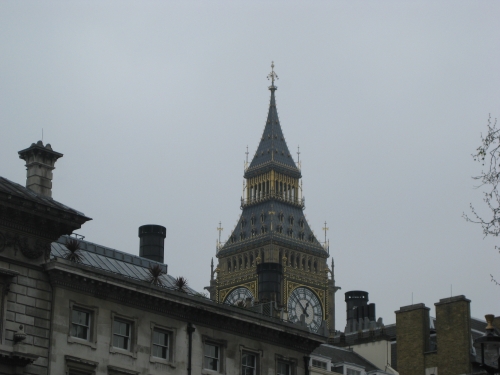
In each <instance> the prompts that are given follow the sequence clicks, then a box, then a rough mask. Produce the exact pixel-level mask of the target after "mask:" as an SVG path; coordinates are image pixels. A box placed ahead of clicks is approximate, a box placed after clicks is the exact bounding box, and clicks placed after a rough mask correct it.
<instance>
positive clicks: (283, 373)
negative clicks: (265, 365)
mask: <svg viewBox="0 0 500 375" xmlns="http://www.w3.org/2000/svg"><path fill="white" fill-rule="evenodd" d="M277 372H278V373H277V375H290V365H289V364H288V363H285V362H278V371H277Z"/></svg>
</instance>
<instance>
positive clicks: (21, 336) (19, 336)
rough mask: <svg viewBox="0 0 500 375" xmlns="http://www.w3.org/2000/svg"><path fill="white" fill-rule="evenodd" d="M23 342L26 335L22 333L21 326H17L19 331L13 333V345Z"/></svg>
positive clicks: (22, 328)
mask: <svg viewBox="0 0 500 375" xmlns="http://www.w3.org/2000/svg"><path fill="white" fill-rule="evenodd" d="M24 340H26V333H24V327H23V325H22V324H21V325H20V326H19V330H17V331H16V333H14V343H15V344H18V343H20V342H21V341H24Z"/></svg>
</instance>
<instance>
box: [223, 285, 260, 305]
mask: <svg viewBox="0 0 500 375" xmlns="http://www.w3.org/2000/svg"><path fill="white" fill-rule="evenodd" d="M247 298H251V299H252V305H253V294H252V292H251V291H250V290H248V289H247V288H243V287H240V288H236V289H234V290H233V291H232V292H231V293H229V294H228V296H227V297H226V299H225V300H224V303H225V304H227V305H233V306H234V305H236V304H237V303H238V302H240V301H241V302H246V300H247Z"/></svg>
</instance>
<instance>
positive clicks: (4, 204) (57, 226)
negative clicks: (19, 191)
mask: <svg viewBox="0 0 500 375" xmlns="http://www.w3.org/2000/svg"><path fill="white" fill-rule="evenodd" d="M88 220H90V218H88V217H85V216H82V215H78V214H76V213H71V212H68V211H64V210H61V209H57V208H55V207H50V206H47V205H43V204H40V203H38V202H34V201H31V200H29V199H26V198H23V197H19V196H15V195H11V194H8V193H5V192H0V226H4V227H7V228H10V229H14V230H17V231H22V232H26V233H30V234H33V235H35V236H40V237H49V238H53V239H54V240H55V239H57V238H59V237H60V236H61V235H63V234H71V233H72V232H73V231H74V230H76V229H79V228H81V226H82V224H83V223H85V222H86V221H88Z"/></svg>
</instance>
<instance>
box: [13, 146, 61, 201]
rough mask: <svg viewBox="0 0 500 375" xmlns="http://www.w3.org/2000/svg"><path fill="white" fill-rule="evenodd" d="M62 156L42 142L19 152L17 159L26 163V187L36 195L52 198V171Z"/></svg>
mask: <svg viewBox="0 0 500 375" xmlns="http://www.w3.org/2000/svg"><path fill="white" fill-rule="evenodd" d="M62 156H63V154H60V153H59V152H55V151H53V150H52V147H51V146H50V144H47V146H44V145H43V142H42V141H38V142H37V143H36V144H35V143H32V144H31V146H30V147H28V148H26V149H24V150H21V151H19V158H20V159H23V160H24V161H25V162H26V187H27V188H28V189H30V190H31V191H33V192H35V193H36V194H38V195H41V196H44V197H46V198H52V171H53V170H54V169H55V167H54V165H55V163H56V161H57V159H59V158H61V157H62Z"/></svg>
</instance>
